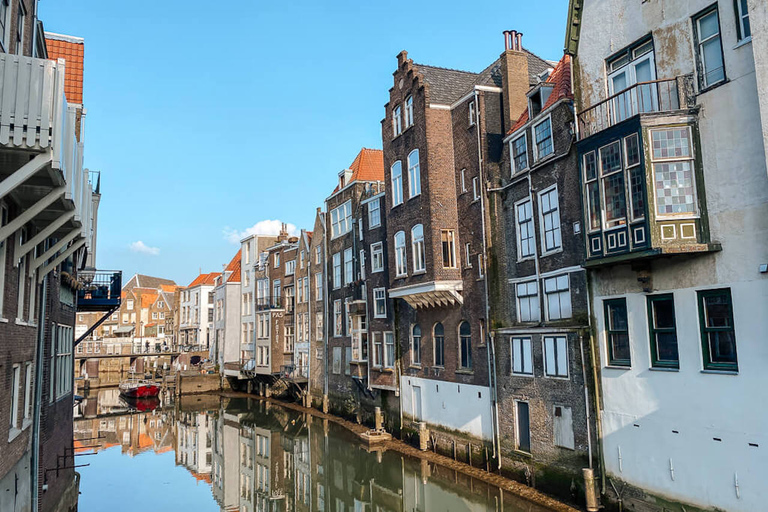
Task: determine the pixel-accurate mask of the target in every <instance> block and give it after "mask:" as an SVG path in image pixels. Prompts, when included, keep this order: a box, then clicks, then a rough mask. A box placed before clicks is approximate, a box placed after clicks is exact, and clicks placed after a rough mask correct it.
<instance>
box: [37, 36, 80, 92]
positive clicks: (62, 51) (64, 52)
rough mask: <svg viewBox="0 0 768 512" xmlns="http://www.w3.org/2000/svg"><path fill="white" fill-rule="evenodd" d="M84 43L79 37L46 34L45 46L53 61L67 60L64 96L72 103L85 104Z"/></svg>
mask: <svg viewBox="0 0 768 512" xmlns="http://www.w3.org/2000/svg"><path fill="white" fill-rule="evenodd" d="M83 43H84V41H83V40H82V39H80V38H77V37H71V36H62V35H59V34H53V33H51V32H46V33H45V46H46V47H47V48H48V58H49V59H51V60H56V59H64V60H66V61H67V62H66V65H65V69H66V72H65V75H64V95H65V96H66V98H67V101H68V102H70V103H79V104H81V105H82V103H83V57H84V54H85V45H84V44H83Z"/></svg>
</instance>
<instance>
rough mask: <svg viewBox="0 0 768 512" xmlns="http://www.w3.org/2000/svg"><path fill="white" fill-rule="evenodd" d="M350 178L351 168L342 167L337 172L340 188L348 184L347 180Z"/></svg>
mask: <svg viewBox="0 0 768 512" xmlns="http://www.w3.org/2000/svg"><path fill="white" fill-rule="evenodd" d="M350 179H352V169H344V170H343V171H341V172H340V173H339V188H340V189H342V188H344V187H346V186H347V185H349V180H350Z"/></svg>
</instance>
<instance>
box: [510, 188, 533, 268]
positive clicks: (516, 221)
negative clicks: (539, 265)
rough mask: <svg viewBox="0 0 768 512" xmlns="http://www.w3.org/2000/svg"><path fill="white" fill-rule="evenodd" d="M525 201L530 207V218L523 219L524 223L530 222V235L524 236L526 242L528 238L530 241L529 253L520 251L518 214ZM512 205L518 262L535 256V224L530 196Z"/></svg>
mask: <svg viewBox="0 0 768 512" xmlns="http://www.w3.org/2000/svg"><path fill="white" fill-rule="evenodd" d="M525 203H528V204H529V205H530V209H531V215H530V218H527V219H526V220H525V221H524V222H526V223H528V222H530V226H531V228H530V229H531V233H530V236H529V237H526V239H525V240H526V242H528V241H529V240H530V241H532V245H533V252H531V253H530V254H523V251H522V248H523V245H522V244H523V239H522V236H521V230H520V226H521V222H520V216H519V215H518V213H519V208H520V206H522V205H524V204H525ZM514 207H515V236H516V238H517V261H518V262H520V261H525V260H530V259H533V258H535V257H536V253H537V251H538V247H536V226H535V224H534V221H533V201H532V200H531V198H530V197H525V198H523V199H520V200H519V201H516V202H515V204H514Z"/></svg>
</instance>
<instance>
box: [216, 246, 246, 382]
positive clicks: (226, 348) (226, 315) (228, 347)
mask: <svg viewBox="0 0 768 512" xmlns="http://www.w3.org/2000/svg"><path fill="white" fill-rule="evenodd" d="M241 276H242V250H239V251H237V254H235V256H234V257H233V258H232V261H230V262H229V264H228V265H227V266H226V267H225V268H224V272H222V273H221V275H220V276H219V277H217V278H216V284H215V287H214V291H213V300H214V305H213V318H214V332H215V334H214V344H213V346H212V347H211V355H212V356H213V360H214V361H216V363H217V364H218V365H219V368H220V372H221V374H222V375H223V376H224V377H237V376H238V375H239V373H240V325H241V322H240V297H241V290H242V282H241Z"/></svg>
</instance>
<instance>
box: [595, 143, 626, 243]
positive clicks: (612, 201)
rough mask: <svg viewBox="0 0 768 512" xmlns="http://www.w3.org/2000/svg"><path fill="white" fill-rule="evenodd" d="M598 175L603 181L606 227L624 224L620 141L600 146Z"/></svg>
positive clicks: (624, 195) (624, 196)
mask: <svg viewBox="0 0 768 512" xmlns="http://www.w3.org/2000/svg"><path fill="white" fill-rule="evenodd" d="M600 176H601V177H602V181H603V202H604V203H605V205H604V209H605V222H606V227H607V228H611V227H614V226H620V225H624V224H626V223H627V197H626V194H625V190H624V173H623V172H622V163H621V142H620V141H616V142H613V143H611V144H608V145H607V146H603V147H602V148H600Z"/></svg>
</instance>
